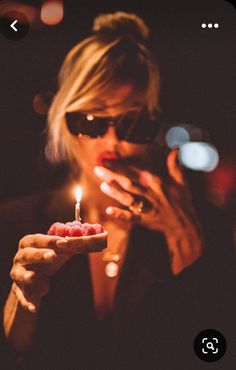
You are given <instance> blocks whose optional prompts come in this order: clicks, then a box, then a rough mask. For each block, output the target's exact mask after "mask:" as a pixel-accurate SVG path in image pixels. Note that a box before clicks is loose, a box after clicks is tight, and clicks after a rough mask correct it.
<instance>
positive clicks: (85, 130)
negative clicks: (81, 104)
mask: <svg viewBox="0 0 236 370" xmlns="http://www.w3.org/2000/svg"><path fill="white" fill-rule="evenodd" d="M66 123H67V127H68V130H69V132H70V133H71V134H72V135H73V136H76V137H82V136H88V137H90V138H97V137H102V136H103V135H105V133H106V132H107V130H108V128H109V127H110V126H113V127H114V128H115V131H116V136H117V137H118V139H119V140H125V141H128V142H130V143H137V144H147V143H151V142H152V141H153V140H154V139H155V138H156V136H157V134H158V132H159V129H160V116H159V115H155V116H153V117H150V115H149V114H148V112H147V111H141V112H138V113H137V112H130V113H127V114H125V115H122V116H118V117H115V118H114V117H99V116H95V115H93V114H87V113H81V112H71V113H66Z"/></svg>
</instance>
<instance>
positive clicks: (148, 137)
mask: <svg viewBox="0 0 236 370" xmlns="http://www.w3.org/2000/svg"><path fill="white" fill-rule="evenodd" d="M159 129H160V122H159V120H158V119H156V118H155V119H150V118H149V117H148V116H147V115H140V116H138V117H136V118H135V117H132V116H130V117H129V116H126V117H124V118H123V120H122V124H120V125H119V126H118V127H117V136H118V137H119V139H120V140H125V141H128V142H131V143H136V144H148V143H151V142H152V141H153V140H154V139H155V138H156V136H157V134H158V132H159Z"/></svg>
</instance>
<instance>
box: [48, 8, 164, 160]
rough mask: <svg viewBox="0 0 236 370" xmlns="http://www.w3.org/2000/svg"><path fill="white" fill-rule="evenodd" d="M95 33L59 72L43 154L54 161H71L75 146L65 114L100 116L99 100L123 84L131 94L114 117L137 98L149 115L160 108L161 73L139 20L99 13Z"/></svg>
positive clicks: (73, 52) (68, 57)
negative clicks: (129, 86) (148, 46)
mask: <svg viewBox="0 0 236 370" xmlns="http://www.w3.org/2000/svg"><path fill="white" fill-rule="evenodd" d="M132 30H133V31H132ZM94 31H96V33H95V34H94V35H92V36H90V37H88V38H86V39H84V40H83V41H82V42H80V43H78V44H77V45H76V46H75V47H74V48H73V49H72V50H71V51H70V52H69V53H68V55H67V56H66V58H65V61H64V63H63V65H62V68H61V70H60V73H59V90H58V92H57V94H56V95H55V97H54V100H53V103H52V105H51V108H50V110H49V114H48V124H47V135H48V143H47V146H46V156H47V157H48V158H49V159H50V160H51V161H54V162H58V161H60V160H62V159H63V160H65V159H69V160H72V161H73V160H74V157H75V155H74V153H75V149H76V145H77V144H76V141H75V140H74V138H73V137H72V135H71V134H70V133H69V131H68V129H67V126H66V119H65V114H66V113H67V112H75V111H82V112H88V113H93V114H95V113H96V114H99V113H100V114H101V107H100V106H99V103H100V102H99V103H98V100H99V99H100V101H101V97H103V100H104V101H105V98H106V97H108V96H109V95H111V91H114V90H113V89H116V88H119V86H124V85H127V84H128V85H131V86H132V87H133V88H134V91H135V94H130V97H129V98H128V99H125V100H124V101H123V102H121V103H120V104H119V105H116V106H115V107H114V109H115V110H116V113H117V115H118V114H121V113H125V112H126V111H128V110H129V109H131V108H132V107H133V106H134V104H135V101H136V100H137V95H138V96H141V100H142V104H141V105H142V106H143V107H144V106H145V107H146V108H147V109H148V111H149V112H150V113H152V112H153V111H155V110H158V109H159V106H158V98H159V85H160V81H159V72H158V69H157V65H156V62H155V61H154V58H153V56H152V54H151V53H150V51H149V50H148V49H147V48H146V46H145V38H147V36H148V33H149V32H148V27H147V26H146V25H145V23H144V22H143V21H142V20H141V18H139V17H138V16H136V15H134V14H128V13H124V12H116V13H114V14H105V15H104V14H103V15H99V16H97V17H96V18H95V21H94ZM131 31H132V32H131ZM100 104H101V103H100ZM106 114H107V113H106V110H105V109H104V110H103V111H102V115H103V116H105V115H106Z"/></svg>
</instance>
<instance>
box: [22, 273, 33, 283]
mask: <svg viewBox="0 0 236 370" xmlns="http://www.w3.org/2000/svg"><path fill="white" fill-rule="evenodd" d="M32 277H33V274H32V272H29V271H27V272H26V273H25V274H24V280H27V281H29V280H31V278H32Z"/></svg>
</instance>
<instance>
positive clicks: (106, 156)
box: [97, 152, 121, 166]
mask: <svg viewBox="0 0 236 370" xmlns="http://www.w3.org/2000/svg"><path fill="white" fill-rule="evenodd" d="M120 158H121V156H120V155H119V154H118V153H116V152H104V153H102V154H101V155H99V156H98V157H97V164H98V165H100V166H101V165H103V164H104V163H103V162H104V161H106V160H111V161H112V160H113V161H116V160H118V159H120Z"/></svg>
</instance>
